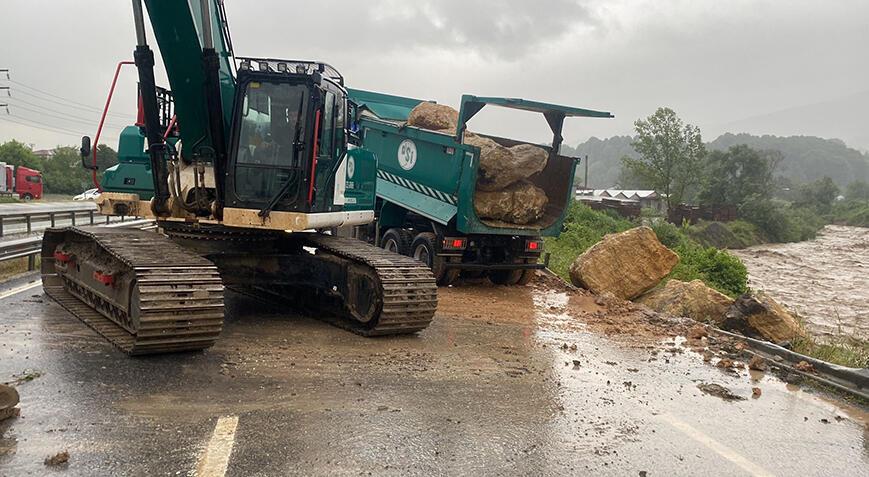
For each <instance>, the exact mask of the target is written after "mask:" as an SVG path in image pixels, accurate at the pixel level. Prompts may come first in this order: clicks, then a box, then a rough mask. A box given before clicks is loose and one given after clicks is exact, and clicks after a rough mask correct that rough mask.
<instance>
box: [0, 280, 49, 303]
mask: <svg viewBox="0 0 869 477" xmlns="http://www.w3.org/2000/svg"><path fill="white" fill-rule="evenodd" d="M41 285H42V282H33V283H28V284H27V285H21V286H20V287H15V288H13V289H11V290H9V291H5V292H3V293H0V300H2V299H4V298H8V297H10V296H12V295H17V294H19V293H21V292H24V291H27V290H30V289H33V288H36V287H38V286H41Z"/></svg>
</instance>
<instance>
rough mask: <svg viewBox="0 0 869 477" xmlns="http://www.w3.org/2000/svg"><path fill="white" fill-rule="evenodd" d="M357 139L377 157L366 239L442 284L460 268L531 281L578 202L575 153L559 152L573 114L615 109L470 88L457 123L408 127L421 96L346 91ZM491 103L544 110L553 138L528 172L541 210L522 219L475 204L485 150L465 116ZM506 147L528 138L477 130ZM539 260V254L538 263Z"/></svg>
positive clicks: (495, 277)
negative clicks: (540, 195)
mask: <svg viewBox="0 0 869 477" xmlns="http://www.w3.org/2000/svg"><path fill="white" fill-rule="evenodd" d="M349 92H350V98H351V101H352V102H353V106H352V107H353V108H354V109H355V114H354V115H353V117H355V118H357V119H356V121H357V124H356V125H354V127H353V128H352V129H354V130H356V131H357V133H356V141H358V144H359V145H361V146H363V147H364V148H365V149H367V150H369V151H371V152H373V153H374V154H375V155H376V156H377V188H376V190H377V198H378V200H377V206H376V207H375V213H376V222H375V224H374V225H373V226H372V228H369V229H368V231H367V232H366V233H367V235H366V233H360V234H359V235H362V236H365V238H367V239H368V240H370V241H373V242H375V243H377V244H378V245H379V246H381V247H384V248H386V249H389V250H392V251H396V252H399V253H402V254H405V255H410V256H412V257H414V258H417V259H418V260H421V261H423V262H425V263H427V264H429V265H430V266H431V267H432V270H433V271H434V274H435V276H436V277H438V280H439V283H441V284H447V283H451V282H452V281H454V280H455V279H456V278H457V277H458V276H459V275H460V274H461V273H462V272H465V273H466V274H467V275H483V274H485V275H488V276H489V278H490V279H491V280H492V281H493V282H496V283H502V284H516V283H527V282H528V281H529V280H530V279H531V278H532V277H533V274H534V270H536V269H540V268H544V267H545V266H546V256H545V255H544V251H543V240H542V237H546V236H557V235H558V234H559V233H560V232H561V228H562V225H563V221H564V217H565V214H566V213H567V208H568V206H569V204H570V203H571V201H572V193H571V191H572V189H573V176H574V173H575V170H576V165H577V162H578V159H575V158H571V157H565V156H562V155H560V154H558V151H559V149H560V146H561V143H562V141H563V137H562V134H561V133H562V128H563V125H564V120H565V119H566V118H568V117H596V118H609V117H612V115H611V114H610V113H607V112H600V111H593V110H588V109H580V108H574V107H569V106H561V105H555V104H548V103H541V102H537V101H529V100H525V99H516V98H500V97H481V96H473V95H464V96H462V100H461V107H460V110H459V114H458V121H457V125H456V128H455V130H449V131H443V130H441V131H435V130H430V129H422V128H418V127H414V126H409V125H408V118H409V116H410V113H411V111H412V110H413V109H414V108H416V107H417V106H418V105H419V104H420V103H422V102H423V101H422V100H418V99H412V98H403V97H398V96H392V95H385V94H382V93H375V92H369V91H361V90H353V89H350V90H349ZM487 105H492V106H498V107H504V108H510V109H519V110H524V111H530V112H534V113H539V114H540V115H541V116H543V119H545V121H546V122H547V123H548V124H549V127H550V129H551V131H552V141H551V143H550V144H549V145H539V144H534V145H533V146H535V147H538V148H541V149H543V150H545V151H546V154H547V156H548V158H547V161H546V165H545V167H544V168H543V169H542V170H541V171H539V172H537V173H535V174H533V175H532V176H531V177H528V178H527V180H528V181H529V182H530V183H532V184H533V185H534V186H535V187H538V188H540V189H542V190H545V191H546V195H547V196H548V203H547V205H546V207H545V210H544V211H543V213H542V214H541V215H540V216H539V217H538V218H536V219H535V220H533V221H530V222H528V223H524V224H516V223H509V222H505V221H501V220H492V219H485V218H481V217H480V214H478V211H477V210H476V207H475V196H476V194H477V193H478V190H477V189H478V187H477V184H478V179H479V176H480V173H481V171H480V157H481V149H480V148H479V147H477V146H473V145H471V144H467V143H466V141H465V135H466V134H467V131H468V123H469V121H470V120H471V119H472V118H473V117H474V116H475V115H476V114H477V113H479V112H480V111H481V110H482V109H483V108H484V107H486V106H487ZM475 136H482V137H485V138H487V139H489V140H492V141H494V142H495V143H497V144H498V145H499V146H503V147H505V148H509V147H513V146H517V145H520V144H526V143H525V142H522V141H517V140H514V139H508V138H502V137H496V136H486V135H481V134H476V133H475ZM541 258H543V260H542V261H541Z"/></svg>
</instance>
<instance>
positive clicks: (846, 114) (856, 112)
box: [719, 90, 869, 152]
mask: <svg viewBox="0 0 869 477" xmlns="http://www.w3.org/2000/svg"><path fill="white" fill-rule="evenodd" d="M866 111H869V90H866V91H861V92H858V93H854V94H849V95H846V96H841V97H838V98H835V99H832V100H829V101H823V102H820V103H815V104H808V105H803V106H797V107H793V108H788V109H784V110H781V111H775V112H771V113H767V114H761V115H756V116H751V117H748V118H743V119H739V120H737V121H731V122H729V123H727V124H723V125H721V126H720V129H719V131H736V132H755V133H757V132H763V133H766V134H775V135H778V136H793V135H812V136H820V137H837V138H840V139H842V140H843V141H845V142H846V143H847V144H849V145H850V146H851V147H853V148H855V149H859V150H862V151H863V152H869V118H867V116H866Z"/></svg>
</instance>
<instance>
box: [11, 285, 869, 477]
mask: <svg viewBox="0 0 869 477" xmlns="http://www.w3.org/2000/svg"><path fill="white" fill-rule="evenodd" d="M440 297H441V306H440V308H439V312H438V315H437V317H436V319H435V321H434V323H433V324H432V326H431V327H430V328H429V329H427V330H425V331H424V332H422V333H421V334H420V335H419V336H413V337H400V338H386V339H367V338H361V337H358V336H355V335H351V334H348V333H346V332H343V331H341V330H337V329H335V328H332V327H330V326H328V325H325V324H322V323H320V322H318V321H314V320H310V319H307V318H303V317H299V316H297V315H293V314H290V313H287V312H277V311H275V310H271V309H267V308H262V307H261V306H260V305H258V304H257V303H254V302H251V301H249V300H247V299H245V298H242V297H239V296H235V295H231V296H230V297H229V300H228V309H227V313H228V316H229V319H228V323H227V327H226V330H225V332H224V334H223V336H222V338H221V340H220V341H219V343H218V345H217V346H216V347H215V348H214V349H212V350H209V351H207V352H205V353H194V354H183V355H175V356H157V357H149V358H138V359H129V358H125V357H123V356H121V355H120V354H119V353H117V352H116V351H115V350H114V349H112V348H111V347H110V346H109V345H107V344H106V343H105V342H103V341H102V340H101V339H100V338H99V337H98V336H96V335H95V334H94V333H92V332H90V331H89V330H88V329H87V328H86V327H85V326H84V325H82V324H80V323H79V322H77V321H75V320H74V319H73V318H71V317H69V316H68V315H67V314H66V312H65V311H63V310H62V309H61V308H60V307H59V306H57V305H55V304H54V303H52V302H50V301H49V300H48V299H47V298H46V297H44V296H43V295H42V293H41V290H39V289H34V290H30V291H27V292H23V293H19V294H17V295H14V296H11V297H8V298H6V299H4V300H2V301H0V306H2V307H3V310H4V311H3V316H2V318H0V381H8V380H11V379H14V376H21V375H22V373H26V372H34V371H37V372H39V373H41V375H40V376H39V377H37V378H35V379H33V380H32V381H29V382H25V383H22V384H20V385H19V386H18V389H19V391H20V393H21V398H22V402H21V409H22V411H21V418H19V419H17V420H14V421H7V422H4V423H2V424H0V433H2V434H0V475H27V474H32V475H43V474H44V473H45V467H44V466H43V463H42V460H43V459H44V458H45V457H46V456H47V455H49V454H53V453H56V452H58V451H60V450H69V452H70V455H71V458H70V462H69V464H68V467H67V468H66V469H65V470H64V475H192V474H193V473H194V472H195V471H196V469H197V466H202V465H204V464H202V463H203V462H204V461H206V460H207V459H206V458H205V457H204V456H207V455H209V453H210V452H212V449H218V448H221V444H220V441H221V438H219V437H218V436H220V435H223V436H224V437H225V436H228V433H227V432H228V431H227V432H223V431H221V432H223V434H221V432H219V430H220V429H223V430H224V431H226V430H227V427H226V426H227V425H228V424H226V422H227V421H226V420H227V419H230V420H231V419H232V418H233V417H237V422H236V423H235V427H233V433H232V440H231V442H232V444H231V445H229V449H230V451H229V452H228V459H227V461H226V468H227V475H287V474H290V475H359V474H368V473H370V474H372V475H444V474H450V475H582V474H595V475H639V472H641V471H645V472H647V473H648V475H841V476H845V475H865V474H866V472H867V471H869V453H867V444H866V430H865V429H866V427H865V426H866V415H865V414H864V413H863V411H862V410H861V409H859V408H855V407H852V406H848V405H844V404H840V403H838V402H837V401H835V400H830V398H827V397H825V396H823V395H821V394H817V393H815V392H812V391H809V390H801V389H799V388H789V387H788V385H786V384H785V383H783V382H781V381H780V380H778V379H776V378H774V377H772V376H768V375H763V374H755V375H754V376H751V375H749V374H746V373H745V372H742V373H741V374H734V373H725V372H724V371H722V370H720V369H718V368H715V367H712V366H709V365H707V364H704V363H703V359H702V357H701V356H700V355H698V354H697V353H694V352H693V351H690V350H688V349H687V348H683V347H681V346H679V345H678V344H677V341H675V340H671V339H668V338H659V337H652V336H645V337H640V338H641V339H621V338H618V337H614V338H609V337H606V336H603V335H601V334H599V332H598V331H596V330H597V329H598V328H596V325H594V323H593V320H592V318H593V316H598V314H602V313H603V312H604V311H603V308H602V307H600V306H599V305H597V304H595V303H594V300H593V299H588V297H582V296H579V297H577V296H569V294H568V293H566V292H563V291H553V290H544V289H539V288H537V289H535V288H532V287H525V288H507V287H494V286H484V285H479V284H477V285H474V284H471V285H467V286H464V287H455V288H444V289H441V290H440ZM585 318H588V320H589V321H588V323H591V324H588V325H587V324H586V323H585V322H584V320H585ZM679 342H681V341H679ZM700 382H714V383H718V384H721V385H723V386H726V387H728V388H729V389H730V390H731V391H733V392H734V393H736V394H738V395H740V396H743V397H746V398H747V399H745V400H743V401H735V402H727V401H723V400H721V399H719V398H717V397H714V396H710V395H706V394H703V393H702V392H700V391H699V390H698V389H697V384H698V383H700ZM752 387H759V388H761V389H762V390H763V394H762V396H761V397H759V398H757V399H752V398H751V395H752ZM221 418H223V420H222V421H221ZM221 422H223V424H221ZM215 439H217V443H216V444H215ZM223 440H224V441H228V440H229V438H228V437H226V438H225V439H223ZM225 447H226V444H223V448H225ZM215 455H218V456H219V455H220V453H217V454H215ZM216 462H217V464H218V465H217V468H218V469H220V464H221V461H220V460H219V459H218V460H217V461H216ZM199 468H200V469H202V468H204V467H199Z"/></svg>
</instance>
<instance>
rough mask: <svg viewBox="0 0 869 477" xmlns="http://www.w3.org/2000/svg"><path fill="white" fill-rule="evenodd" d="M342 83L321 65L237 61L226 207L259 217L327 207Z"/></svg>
mask: <svg viewBox="0 0 869 477" xmlns="http://www.w3.org/2000/svg"><path fill="white" fill-rule="evenodd" d="M343 83H344V79H343V78H342V77H341V75H340V74H339V73H338V72H337V71H336V70H335V69H334V68H332V67H331V66H329V65H326V64H324V63H314V62H305V61H282V60H260V59H250V58H242V59H240V63H239V67H238V86H237V95H236V100H235V110H234V112H233V115H232V117H233V126H232V128H231V133H230V138H229V148H228V149H229V150H228V167H227V169H226V170H227V181H226V191H225V199H224V204H225V206H226V207H228V208H238V209H256V210H258V211H259V215H260V216H261V217H266V216H268V215H269V214H270V213H271V212H272V211H281V212H299V213H317V212H330V211H331V210H332V209H333V207H334V205H335V200H334V199H335V197H334V185H335V181H336V174H337V173H339V168H340V166H341V164H342V161H343V160H344V156H345V153H346V138H345V137H344V135H345V130H344V127H345V124H346V117H347V112H346V111H347V107H346V104H347V92H346V90H345V89H344V86H343Z"/></svg>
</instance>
